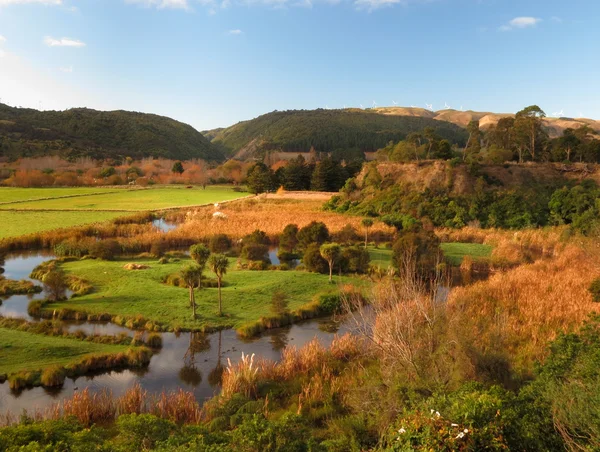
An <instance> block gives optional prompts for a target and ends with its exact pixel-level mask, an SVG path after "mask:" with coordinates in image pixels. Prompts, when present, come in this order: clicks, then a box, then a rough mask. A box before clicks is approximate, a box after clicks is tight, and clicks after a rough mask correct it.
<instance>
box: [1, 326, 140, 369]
mask: <svg viewBox="0 0 600 452" xmlns="http://www.w3.org/2000/svg"><path fill="white" fill-rule="evenodd" d="M0 337H2V342H1V343H0V374H11V373H14V372H18V371H22V370H23V371H27V370H38V369H43V368H45V367H48V366H51V365H55V364H56V365H63V366H64V365H66V364H69V363H71V362H73V361H77V360H79V359H81V358H82V357H83V356H84V355H88V354H91V353H119V352H124V351H126V350H127V348H128V347H125V346H121V345H106V344H96V343H92V342H85V341H78V340H75V339H65V338H62V337H49V336H42V335H39V334H33V333H27V332H24V331H17V330H12V329H6V328H0Z"/></svg>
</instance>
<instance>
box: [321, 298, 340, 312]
mask: <svg viewBox="0 0 600 452" xmlns="http://www.w3.org/2000/svg"><path fill="white" fill-rule="evenodd" d="M341 308H342V300H341V298H340V296H339V295H338V294H326V295H321V296H319V311H320V312H319V313H320V314H327V315H329V314H334V313H336V312H339V311H340V310H341Z"/></svg>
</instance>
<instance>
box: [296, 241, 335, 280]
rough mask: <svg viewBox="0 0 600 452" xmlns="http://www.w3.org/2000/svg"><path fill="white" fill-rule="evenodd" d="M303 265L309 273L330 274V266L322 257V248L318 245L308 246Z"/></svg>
mask: <svg viewBox="0 0 600 452" xmlns="http://www.w3.org/2000/svg"><path fill="white" fill-rule="evenodd" d="M302 263H303V264H304V266H305V267H306V269H307V270H308V271H311V272H315V273H324V274H326V273H329V264H327V261H326V260H325V259H323V256H321V246H320V245H319V244H318V243H312V244H310V245H308V247H307V248H306V251H304V256H303V257H302Z"/></svg>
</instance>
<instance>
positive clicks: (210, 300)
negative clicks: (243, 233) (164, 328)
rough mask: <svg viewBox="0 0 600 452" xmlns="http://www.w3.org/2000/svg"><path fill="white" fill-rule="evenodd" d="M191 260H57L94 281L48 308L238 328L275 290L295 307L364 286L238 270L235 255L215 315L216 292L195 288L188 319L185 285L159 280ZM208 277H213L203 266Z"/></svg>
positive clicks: (259, 312)
mask: <svg viewBox="0 0 600 452" xmlns="http://www.w3.org/2000/svg"><path fill="white" fill-rule="evenodd" d="M128 262H135V263H137V264H142V265H148V266H149V267H150V268H148V269H145V270H125V269H124V268H123V266H124V265H125V264H126V263H128ZM189 263H190V260H188V259H182V260H181V261H178V262H172V261H171V262H169V263H167V264H159V263H157V260H155V259H152V260H149V259H137V260H117V261H100V260H80V261H76V262H68V263H64V264H62V268H63V269H64V270H65V271H66V272H67V273H68V274H73V275H76V276H78V277H80V278H83V279H85V280H87V281H89V282H90V283H91V284H92V285H93V286H94V291H93V292H92V293H90V294H87V295H84V296H81V297H75V298H72V299H70V300H68V301H65V302H60V303H53V304H51V305H50V306H49V309H52V310H54V309H56V310H61V309H63V308H64V309H69V310H74V311H81V312H85V313H87V314H110V315H111V316H115V315H117V316H121V317H123V318H134V317H136V316H141V317H143V318H144V319H146V320H149V321H151V322H154V323H158V324H163V325H168V326H169V328H170V329H177V328H181V329H192V330H201V329H202V328H203V327H211V328H214V327H239V326H241V325H242V324H244V323H246V322H249V321H256V320H258V319H259V318H260V317H261V316H266V315H269V314H270V303H271V298H272V295H273V293H274V292H275V291H277V290H281V291H283V292H285V293H286V295H287V296H288V302H289V308H290V309H291V310H294V309H297V308H299V307H300V306H302V305H303V304H305V303H308V302H310V301H312V300H313V299H314V298H315V297H316V296H318V295H319V294H325V293H337V292H338V290H339V285H342V284H355V285H357V286H361V285H364V284H365V282H364V281H363V280H361V279H360V278H358V277H350V276H344V277H341V278H340V277H336V278H335V282H336V283H338V284H329V282H328V276H327V275H321V274H317V273H308V272H302V271H249V270H237V269H236V268H235V267H236V259H234V258H231V259H230V269H229V270H228V272H227V274H226V275H225V277H224V287H223V289H222V292H223V312H224V316H223V317H219V316H218V315H217V306H218V291H217V289H216V288H208V287H205V288H202V289H201V290H199V291H196V304H197V319H196V320H195V321H194V320H193V319H192V309H191V308H190V306H189V298H188V290H187V289H185V288H180V287H174V286H170V285H167V284H164V283H163V282H162V280H163V279H164V278H166V277H167V276H169V275H173V274H177V273H178V272H179V271H180V270H181V268H182V267H183V266H184V265H186V264H189ZM205 276H206V277H208V278H214V274H211V273H210V272H209V271H208V270H207V271H206V272H205Z"/></svg>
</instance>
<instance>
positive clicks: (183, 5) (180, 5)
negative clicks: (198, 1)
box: [0, 0, 190, 10]
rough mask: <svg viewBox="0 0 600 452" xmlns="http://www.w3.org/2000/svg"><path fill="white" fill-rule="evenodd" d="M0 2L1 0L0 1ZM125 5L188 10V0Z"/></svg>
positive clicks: (137, 0) (139, 1)
mask: <svg viewBox="0 0 600 452" xmlns="http://www.w3.org/2000/svg"><path fill="white" fill-rule="evenodd" d="M0 1H1V0H0ZM125 3H131V4H136V5H142V6H145V7H147V8H158V9H186V10H187V9H189V8H190V7H189V4H188V0H125Z"/></svg>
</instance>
